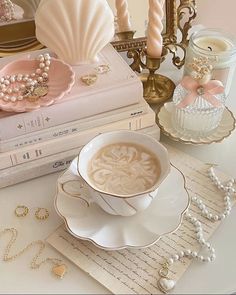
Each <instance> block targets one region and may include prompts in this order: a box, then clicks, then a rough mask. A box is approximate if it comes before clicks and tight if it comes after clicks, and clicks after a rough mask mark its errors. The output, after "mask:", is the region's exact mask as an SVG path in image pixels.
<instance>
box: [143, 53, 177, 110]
mask: <svg viewBox="0 0 236 295" xmlns="http://www.w3.org/2000/svg"><path fill="white" fill-rule="evenodd" d="M167 54H168V50H167V49H166V48H163V51H162V56H161V57H160V58H153V57H151V56H149V55H148V54H147V53H145V55H146V64H144V65H143V67H144V68H145V69H147V70H148V71H149V73H147V74H141V76H140V78H141V81H142V83H143V88H144V98H145V99H146V101H147V102H148V103H149V104H161V103H164V102H166V101H167V100H169V99H170V98H172V96H173V93H174V90H175V84H174V82H173V81H172V80H170V79H169V78H167V77H165V76H163V75H160V74H156V71H157V70H158V69H159V68H160V66H161V63H162V62H163V61H164V60H165V58H166V56H167Z"/></svg>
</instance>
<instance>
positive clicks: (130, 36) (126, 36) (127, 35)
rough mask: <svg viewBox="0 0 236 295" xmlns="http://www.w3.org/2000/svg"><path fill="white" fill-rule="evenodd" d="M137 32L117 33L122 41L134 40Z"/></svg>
mask: <svg viewBox="0 0 236 295" xmlns="http://www.w3.org/2000/svg"><path fill="white" fill-rule="evenodd" d="M135 33H136V31H124V32H118V33H116V35H117V37H118V38H119V40H120V41H125V40H133V39H134V35H135Z"/></svg>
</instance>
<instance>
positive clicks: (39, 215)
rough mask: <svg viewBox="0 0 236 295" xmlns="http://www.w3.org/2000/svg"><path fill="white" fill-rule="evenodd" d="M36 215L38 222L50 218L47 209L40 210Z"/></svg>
mask: <svg viewBox="0 0 236 295" xmlns="http://www.w3.org/2000/svg"><path fill="white" fill-rule="evenodd" d="M34 215H35V217H36V218H37V219H38V220H46V219H47V218H48V217H49V211H48V209H46V208H38V209H37V210H36V211H35V214H34Z"/></svg>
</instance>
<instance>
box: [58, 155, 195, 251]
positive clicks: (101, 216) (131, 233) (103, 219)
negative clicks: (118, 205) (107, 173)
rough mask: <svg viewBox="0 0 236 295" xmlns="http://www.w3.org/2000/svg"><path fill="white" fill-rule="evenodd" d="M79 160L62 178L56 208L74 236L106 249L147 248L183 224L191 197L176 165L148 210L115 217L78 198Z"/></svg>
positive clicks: (60, 178)
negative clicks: (77, 172) (88, 205)
mask: <svg viewBox="0 0 236 295" xmlns="http://www.w3.org/2000/svg"><path fill="white" fill-rule="evenodd" d="M76 163H77V159H75V160H74V161H73V163H72V164H71V167H70V168H69V169H68V170H67V171H66V172H65V173H64V174H63V175H62V176H60V177H59V179H58V184H57V194H56V197H55V208H56V211H57V213H58V214H59V215H60V216H61V217H62V218H63V220H64V222H65V225H66V227H67V230H68V231H69V233H71V234H72V235H73V236H74V237H76V238H78V239H82V240H88V241H90V242H92V243H93V244H95V245H96V246H97V247H99V248H102V249H105V250H120V249H124V248H145V247H149V246H151V245H153V244H155V243H156V242H157V241H158V240H159V239H160V238H161V237H162V236H163V235H166V234H169V233H173V232H175V231H176V230H177V229H178V228H179V227H180V225H181V223H182V219H183V215H184V213H185V212H186V210H187V209H188V208H189V205H190V199H189V195H188V192H187V190H186V188H185V178H184V175H183V174H182V173H181V172H180V171H179V170H177V169H176V168H175V167H173V166H172V168H171V173H170V174H169V176H168V177H167V178H166V179H165V180H164V182H163V183H162V184H161V186H160V188H159V192H158V195H157V197H156V198H155V199H154V200H153V202H152V204H151V205H150V206H149V207H148V208H147V209H146V210H144V211H142V212H140V213H138V214H136V215H134V216H131V217H122V216H112V215H110V214H108V213H106V212H105V211H103V210H102V209H101V208H100V207H99V206H97V205H96V204H92V205H91V206H90V207H85V204H84V202H83V201H81V200H80V199H79V198H76V197H75V195H76V192H77V189H76V187H77V188H78V186H79V185H80V183H79V181H78V176H76V175H75V174H73V171H74V167H75V166H74V165H76ZM65 191H66V192H65Z"/></svg>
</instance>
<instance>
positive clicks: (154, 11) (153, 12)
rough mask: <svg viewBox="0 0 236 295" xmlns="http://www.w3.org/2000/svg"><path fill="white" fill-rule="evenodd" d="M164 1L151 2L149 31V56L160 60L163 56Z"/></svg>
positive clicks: (150, 0)
mask: <svg viewBox="0 0 236 295" xmlns="http://www.w3.org/2000/svg"><path fill="white" fill-rule="evenodd" d="M164 2H165V1H164V0H149V22H148V29H147V54H148V55H149V56H151V57H153V58H160V57H161V54H162V45H163V38H162V35H161V33H162V31H163V24H162V19H163V17H164V11H163V5H164Z"/></svg>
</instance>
